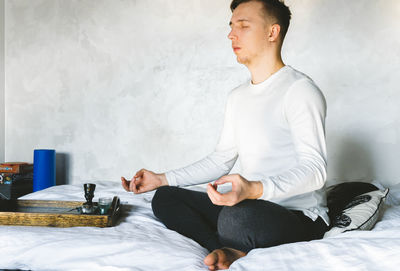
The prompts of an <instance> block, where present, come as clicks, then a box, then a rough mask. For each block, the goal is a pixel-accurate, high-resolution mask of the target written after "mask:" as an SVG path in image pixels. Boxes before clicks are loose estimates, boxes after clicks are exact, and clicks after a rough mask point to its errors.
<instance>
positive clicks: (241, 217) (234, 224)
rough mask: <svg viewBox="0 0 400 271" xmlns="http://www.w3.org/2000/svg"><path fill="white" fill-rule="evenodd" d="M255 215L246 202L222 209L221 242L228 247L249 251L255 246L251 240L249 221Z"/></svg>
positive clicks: (219, 218)
mask: <svg viewBox="0 0 400 271" xmlns="http://www.w3.org/2000/svg"><path fill="white" fill-rule="evenodd" d="M253 215H254V214H253V213H252V211H251V208H249V206H248V202H246V201H244V202H241V203H239V204H237V205H235V206H225V207H224V208H222V210H221V212H220V213H219V216H218V224H217V227H218V235H219V237H220V241H221V242H222V243H223V244H225V245H227V246H230V247H233V248H236V249H239V250H242V251H248V250H249V248H250V247H252V246H253V244H252V241H251V240H250V239H251V238H250V239H249V233H250V232H251V229H250V227H251V225H249V221H251V217H252V216H253Z"/></svg>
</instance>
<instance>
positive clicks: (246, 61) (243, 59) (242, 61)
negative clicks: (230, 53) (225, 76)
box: [236, 57, 249, 65]
mask: <svg viewBox="0 0 400 271" xmlns="http://www.w3.org/2000/svg"><path fill="white" fill-rule="evenodd" d="M236 60H237V62H238V63H240V64H244V65H246V64H247V63H248V62H249V61H248V59H247V58H243V57H242V58H241V57H237V58H236Z"/></svg>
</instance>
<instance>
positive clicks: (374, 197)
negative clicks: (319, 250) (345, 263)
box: [324, 189, 389, 238]
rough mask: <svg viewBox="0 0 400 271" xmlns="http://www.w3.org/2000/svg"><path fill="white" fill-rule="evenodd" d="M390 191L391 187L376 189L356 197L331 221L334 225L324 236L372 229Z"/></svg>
mask: <svg viewBox="0 0 400 271" xmlns="http://www.w3.org/2000/svg"><path fill="white" fill-rule="evenodd" d="M388 193H389V189H386V190H384V191H382V190H376V191H372V192H368V193H365V194H362V195H359V196H356V197H354V198H353V199H352V201H351V202H350V203H349V204H347V205H346V206H345V207H344V208H343V209H344V210H343V211H342V213H341V214H340V215H338V216H336V218H335V220H334V221H331V223H332V225H333V227H332V228H331V229H330V230H329V231H327V232H326V233H325V235H324V238H325V237H332V236H335V235H338V234H340V233H342V232H346V231H353V230H370V229H372V227H373V226H374V225H375V223H376V222H377V220H378V218H379V214H380V212H381V211H382V207H383V202H384V201H385V198H386V196H387V194H388Z"/></svg>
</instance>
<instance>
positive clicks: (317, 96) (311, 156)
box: [260, 79, 327, 200]
mask: <svg viewBox="0 0 400 271" xmlns="http://www.w3.org/2000/svg"><path fill="white" fill-rule="evenodd" d="M283 111H284V115H285V118H286V120H287V123H288V126H289V129H290V133H291V136H292V140H293V145H294V149H295V152H296V160H297V164H296V166H294V167H293V168H290V169H288V170H286V171H285V172H282V173H281V174H279V175H276V176H269V177H266V178H265V179H263V180H261V182H262V184H263V195H262V196H261V197H260V199H263V200H270V199H279V198H288V197H292V196H296V195H300V194H304V193H307V192H311V191H314V190H318V189H320V188H322V187H323V186H324V184H325V181H326V175H327V173H326V171H327V170H326V168H327V162H326V142H325V117H326V101H325V98H324V96H323V94H322V92H321V91H320V90H319V89H318V87H317V86H316V85H315V84H314V83H313V82H312V81H311V80H310V79H301V80H299V81H297V82H296V83H294V84H293V85H292V87H291V88H290V89H289V90H288V92H287V94H286V96H285V99H284V104H283Z"/></svg>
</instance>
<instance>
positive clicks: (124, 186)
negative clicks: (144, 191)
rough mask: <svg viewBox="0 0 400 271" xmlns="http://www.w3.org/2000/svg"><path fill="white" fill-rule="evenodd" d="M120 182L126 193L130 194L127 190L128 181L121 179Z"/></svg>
mask: <svg viewBox="0 0 400 271" xmlns="http://www.w3.org/2000/svg"><path fill="white" fill-rule="evenodd" d="M121 181H122V187H123V188H124V189H125V190H126V191H128V192H130V190H129V181H127V180H126V179H125V178H124V177H121Z"/></svg>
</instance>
